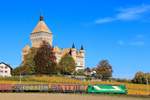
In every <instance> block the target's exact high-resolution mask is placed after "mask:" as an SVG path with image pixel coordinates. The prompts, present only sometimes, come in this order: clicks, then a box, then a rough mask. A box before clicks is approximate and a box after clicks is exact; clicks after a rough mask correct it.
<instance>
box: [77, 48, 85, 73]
mask: <svg viewBox="0 0 150 100" xmlns="http://www.w3.org/2000/svg"><path fill="white" fill-rule="evenodd" d="M76 62H77V67H76V71H78V70H83V69H84V68H85V50H84V48H83V46H81V48H80V50H79V52H78V57H77V60H76Z"/></svg>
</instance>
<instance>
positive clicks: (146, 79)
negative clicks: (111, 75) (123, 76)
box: [132, 71, 150, 84]
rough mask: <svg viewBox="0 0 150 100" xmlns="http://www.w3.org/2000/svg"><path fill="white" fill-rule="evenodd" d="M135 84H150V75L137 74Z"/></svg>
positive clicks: (134, 79)
mask: <svg viewBox="0 0 150 100" xmlns="http://www.w3.org/2000/svg"><path fill="white" fill-rule="evenodd" d="M132 82H133V83H138V84H147V83H149V84H150V73H143V72H141V71H139V72H137V73H136V74H135V76H134V78H133V80H132Z"/></svg>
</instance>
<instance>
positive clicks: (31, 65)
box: [12, 48, 37, 75]
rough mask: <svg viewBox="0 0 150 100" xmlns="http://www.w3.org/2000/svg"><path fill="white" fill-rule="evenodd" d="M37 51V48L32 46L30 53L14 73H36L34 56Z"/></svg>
mask: <svg viewBox="0 0 150 100" xmlns="http://www.w3.org/2000/svg"><path fill="white" fill-rule="evenodd" d="M36 52H37V49H36V48H31V49H30V51H29V53H28V54H27V55H25V57H24V61H23V62H22V64H21V65H20V66H19V67H17V68H15V69H14V70H13V71H12V73H13V75H20V74H22V75H23V74H24V75H31V74H34V73H35V62H34V60H33V59H34V56H35V54H36Z"/></svg>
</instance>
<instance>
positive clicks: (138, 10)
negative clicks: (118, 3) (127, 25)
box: [95, 5, 150, 24]
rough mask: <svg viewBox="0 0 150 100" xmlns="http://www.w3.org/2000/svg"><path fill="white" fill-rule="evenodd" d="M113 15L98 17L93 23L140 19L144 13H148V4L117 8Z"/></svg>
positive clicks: (149, 7) (149, 6)
mask: <svg viewBox="0 0 150 100" xmlns="http://www.w3.org/2000/svg"><path fill="white" fill-rule="evenodd" d="M117 11H118V13H116V14H115V15H114V16H111V17H105V18H100V19H97V20H96V21H95V24H103V23H109V22H113V21H119V20H120V21H131V20H138V19H141V18H142V17H143V16H144V14H145V13H150V5H142V6H136V7H131V8H124V9H119V10H117Z"/></svg>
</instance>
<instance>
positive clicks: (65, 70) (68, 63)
mask: <svg viewBox="0 0 150 100" xmlns="http://www.w3.org/2000/svg"><path fill="white" fill-rule="evenodd" d="M75 68H76V65H75V61H74V59H73V58H72V56H71V55H69V54H66V55H65V56H64V57H62V58H61V60H60V62H59V70H60V73H61V74H65V75H66V74H67V75H71V74H72V73H73V72H75Z"/></svg>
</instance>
